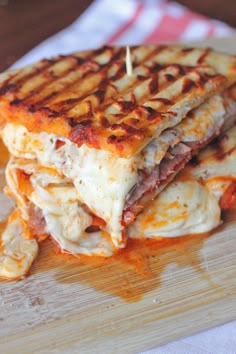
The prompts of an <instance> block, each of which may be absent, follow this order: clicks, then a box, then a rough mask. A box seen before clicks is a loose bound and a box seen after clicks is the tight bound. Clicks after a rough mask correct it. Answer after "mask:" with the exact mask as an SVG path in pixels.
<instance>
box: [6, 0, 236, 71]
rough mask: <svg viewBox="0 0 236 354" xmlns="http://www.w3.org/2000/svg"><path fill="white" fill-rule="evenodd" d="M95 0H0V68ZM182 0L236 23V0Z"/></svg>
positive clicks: (206, 13) (68, 21) (189, 5)
mask: <svg viewBox="0 0 236 354" xmlns="http://www.w3.org/2000/svg"><path fill="white" fill-rule="evenodd" d="M111 1H112V0H111ZM114 1H115V0H114ZM117 1H119V0H117ZM140 1H141V0H140ZM91 2H92V0H0V72H1V71H2V70H4V69H6V68H7V67H8V66H9V65H11V64H12V63H14V62H15V61H16V60H17V59H18V58H20V57H21V56H22V55H23V54H25V53H26V52H27V51H29V50H30V49H31V48H33V47H34V46H35V45H37V44H38V43H40V42H41V41H42V40H44V39H45V38H47V37H49V36H51V35H52V34H54V33H56V32H57V31H59V30H60V29H62V28H64V27H66V26H68V25H69V24H70V23H71V22H73V21H74V20H75V19H76V18H77V17H78V16H80V14H81V13H82V12H83V11H84V10H85V9H86V8H87V7H88V5H89V4H90V3H91ZM179 2H181V3H183V4H184V5H186V6H188V7H191V8H192V9H194V10H196V11H198V12H202V13H203V14H205V15H208V16H211V17H214V18H218V19H221V20H223V21H226V22H227V23H229V24H231V25H233V26H234V27H236V1H235V0H224V1H223V0H205V1H201V0H180V1H179Z"/></svg>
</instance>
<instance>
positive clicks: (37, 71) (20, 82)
mask: <svg viewBox="0 0 236 354" xmlns="http://www.w3.org/2000/svg"><path fill="white" fill-rule="evenodd" d="M55 60H56V59H55ZM55 60H53V59H50V60H49V59H43V60H41V61H40V62H39V66H37V67H36V68H35V69H33V70H31V71H30V72H29V73H28V74H25V75H23V76H22V77H19V78H18V79H17V75H16V76H15V79H16V80H15V81H14V80H13V81H14V82H13V84H14V85H15V90H19V89H20V87H22V85H23V84H24V83H26V82H27V81H28V80H30V79H33V78H34V77H35V76H38V75H39V74H41V73H42V72H43V71H44V70H46V69H48V68H50V67H52V66H53V65H54V63H55ZM41 65H42V66H41Z"/></svg>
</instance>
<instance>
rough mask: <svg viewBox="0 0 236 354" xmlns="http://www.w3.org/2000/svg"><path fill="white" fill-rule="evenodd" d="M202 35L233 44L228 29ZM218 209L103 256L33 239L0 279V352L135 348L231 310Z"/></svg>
mask: <svg viewBox="0 0 236 354" xmlns="http://www.w3.org/2000/svg"><path fill="white" fill-rule="evenodd" d="M209 44H213V45H214V46H215V47H217V48H219V49H221V50H226V51H229V50H230V51H231V52H232V51H233V52H236V37H235V36H232V37H231V38H228V39H226V40H223V41H222V40H217V39H216V40H213V41H212V42H211V43H209V42H208V43H207V45H209ZM2 151H3V150H1V157H3V156H5V153H3V152H2ZM2 184H3V182H2ZM1 208H2V209H0V210H3V208H4V205H1ZM223 217H224V221H225V223H224V224H223V225H222V226H221V227H220V228H218V229H217V230H215V231H214V232H213V233H212V234H208V235H198V236H191V237H182V238H178V239H171V240H164V241H146V242H140V241H132V242H131V243H130V244H129V246H128V248H127V249H126V250H124V252H122V254H121V255H119V256H116V257H112V258H111V259H108V260H104V259H99V258H91V259H90V258H86V257H78V258H77V257H72V256H68V255H61V254H58V252H57V250H56V248H55V247H54V246H53V244H52V243H51V242H50V241H46V242H44V243H42V244H41V247H40V254H39V257H38V259H37V260H36V261H35V263H34V265H33V267H32V270H31V274H30V275H29V277H27V278H26V279H24V280H21V281H14V282H8V281H4V280H2V283H1V286H0V323H1V326H0V348H1V350H0V351H1V353H16V352H17V353H22V354H23V353H24V354H26V353H137V352H139V351H142V350H145V349H149V348H152V347H156V346H158V345H160V344H162V343H165V342H168V341H171V340H174V339H177V338H180V337H182V336H186V335H190V334H192V333H195V332H197V331H201V330H204V329H206V328H209V327H212V326H215V325H218V324H222V323H225V322H227V321H230V320H235V319H236V301H235V295H236V242H235V238H236V210H232V211H231V212H228V213H227V214H225V215H224V216H223ZM16 349H17V350H16Z"/></svg>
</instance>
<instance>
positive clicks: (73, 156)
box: [3, 124, 139, 247]
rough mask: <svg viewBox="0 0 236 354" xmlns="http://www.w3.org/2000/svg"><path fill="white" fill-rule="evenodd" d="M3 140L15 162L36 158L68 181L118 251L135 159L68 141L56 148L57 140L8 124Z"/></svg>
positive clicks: (135, 178) (52, 136)
mask: <svg viewBox="0 0 236 354" xmlns="http://www.w3.org/2000/svg"><path fill="white" fill-rule="evenodd" d="M3 139H4V142H5V144H6V145H7V146H8V148H9V150H10V153H11V154H12V155H13V156H16V157H18V158H25V159H29V160H33V159H35V158H37V160H38V161H39V163H40V164H41V165H42V166H48V167H52V168H55V169H56V170H57V171H60V173H61V174H63V175H64V176H66V177H67V178H69V179H70V180H71V181H72V182H73V184H74V186H75V188H76V190H77V197H78V200H79V201H80V202H82V203H86V205H87V206H88V207H89V209H90V210H91V211H93V212H94V214H96V215H97V216H99V217H101V218H102V219H103V220H105V221H106V223H107V229H106V231H107V232H109V233H110V234H111V237H112V240H113V242H114V244H115V245H116V247H122V246H124V244H123V243H122V226H121V216H122V211H123V208H124V204H125V197H126V195H127V194H128V192H129V190H130V189H131V188H132V187H133V186H134V184H136V183H137V181H138V173H137V168H138V161H139V158H138V157H134V158H131V159H125V158H117V157H116V156H114V155H112V154H111V153H110V152H108V151H103V150H96V149H92V148H88V147H87V146H86V145H83V146H81V147H80V148H78V147H77V145H75V144H73V143H71V142H70V141H69V140H68V139H64V138H60V140H61V141H64V142H65V144H64V145H62V146H61V147H60V148H59V149H57V148H56V142H57V139H58V137H57V136H55V135H53V134H46V133H40V134H32V133H29V132H28V131H27V130H26V129H25V128H24V127H23V126H15V125H13V124H8V125H6V127H5V128H4V130H3Z"/></svg>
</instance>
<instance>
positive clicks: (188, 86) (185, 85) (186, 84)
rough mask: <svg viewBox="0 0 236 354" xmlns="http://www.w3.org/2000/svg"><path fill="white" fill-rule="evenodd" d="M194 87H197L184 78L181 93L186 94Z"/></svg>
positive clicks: (193, 82) (194, 83)
mask: <svg viewBox="0 0 236 354" xmlns="http://www.w3.org/2000/svg"><path fill="white" fill-rule="evenodd" d="M194 87H198V85H197V83H196V82H195V81H193V80H191V79H189V78H186V79H185V80H184V82H183V85H182V93H188V92H189V91H191V90H192V88H194Z"/></svg>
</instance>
